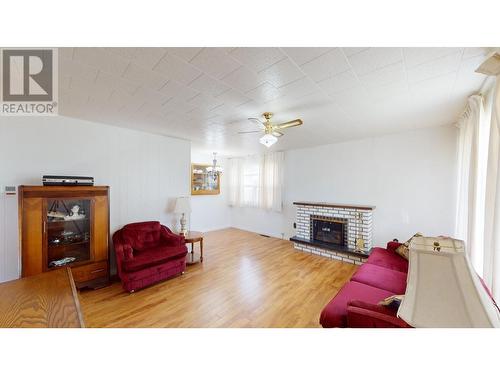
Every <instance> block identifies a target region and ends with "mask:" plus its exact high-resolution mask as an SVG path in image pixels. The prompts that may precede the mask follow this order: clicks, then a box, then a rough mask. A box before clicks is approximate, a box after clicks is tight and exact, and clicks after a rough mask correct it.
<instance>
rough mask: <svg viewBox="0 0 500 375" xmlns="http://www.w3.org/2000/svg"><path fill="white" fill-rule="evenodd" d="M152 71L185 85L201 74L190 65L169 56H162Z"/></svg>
mask: <svg viewBox="0 0 500 375" xmlns="http://www.w3.org/2000/svg"><path fill="white" fill-rule="evenodd" d="M153 70H154V71H155V72H157V73H160V74H162V75H164V76H165V77H168V78H172V79H175V80H176V81H178V82H180V83H184V84H186V85H187V84H189V83H190V82H192V81H194V80H195V79H196V78H198V77H199V76H200V75H201V74H202V73H201V72H200V71H199V70H198V69H196V68H195V67H194V66H192V65H191V64H189V63H187V62H185V61H184V60H181V59H180V58H178V57H176V56H173V55H169V54H167V55H165V56H163V58H162V59H161V60H160V61H159V62H158V64H157V65H156V66H155V67H154V69H153Z"/></svg>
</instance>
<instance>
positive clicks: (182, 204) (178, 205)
mask: <svg viewBox="0 0 500 375" xmlns="http://www.w3.org/2000/svg"><path fill="white" fill-rule="evenodd" d="M174 212H175V213H176V214H181V220H180V222H181V231H180V232H181V233H182V234H183V235H186V234H187V232H188V230H187V228H186V214H188V213H190V212H191V201H190V199H189V197H179V198H177V200H176V201H175V209H174Z"/></svg>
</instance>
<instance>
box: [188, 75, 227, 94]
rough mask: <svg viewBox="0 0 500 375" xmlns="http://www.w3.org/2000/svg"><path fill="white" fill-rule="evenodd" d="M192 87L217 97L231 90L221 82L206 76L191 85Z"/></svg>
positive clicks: (200, 77)
mask: <svg viewBox="0 0 500 375" xmlns="http://www.w3.org/2000/svg"><path fill="white" fill-rule="evenodd" d="M189 86H190V87H192V88H194V89H195V90H197V91H200V92H202V93H204V94H206V95H211V96H217V95H220V94H222V93H223V92H225V91H227V90H229V89H230V87H229V86H227V85H226V84H224V83H222V82H221V81H219V80H217V79H214V78H212V77H210V76H208V75H206V74H202V75H201V76H199V77H198V78H196V79H195V80H194V81H193V82H191V83H190V84H189Z"/></svg>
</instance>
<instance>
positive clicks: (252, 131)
mask: <svg viewBox="0 0 500 375" xmlns="http://www.w3.org/2000/svg"><path fill="white" fill-rule="evenodd" d="M260 132H261V131H260V130H250V131H248V132H238V134H248V133H260Z"/></svg>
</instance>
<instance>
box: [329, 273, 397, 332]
mask: <svg viewBox="0 0 500 375" xmlns="http://www.w3.org/2000/svg"><path fill="white" fill-rule="evenodd" d="M393 294H394V293H393V292H391V291H388V290H384V289H379V288H375V287H373V286H370V285H366V284H361V283H358V282H356V281H349V282H348V283H347V284H345V285H344V286H343V287H342V289H340V291H339V292H338V293H337V295H336V296H335V297H334V298H333V299H332V300H331V301H330V302H329V303H328V304H327V305H326V306H325V308H324V309H323V311H322V312H321V316H320V321H319V322H320V323H321V325H322V326H323V327H325V328H333V327H339V328H340V327H346V326H347V305H348V303H349V302H350V301H354V300H361V301H364V302H367V303H372V304H377V303H378V302H379V301H380V300H382V299H384V298H386V297H389V296H391V295H393Z"/></svg>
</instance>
